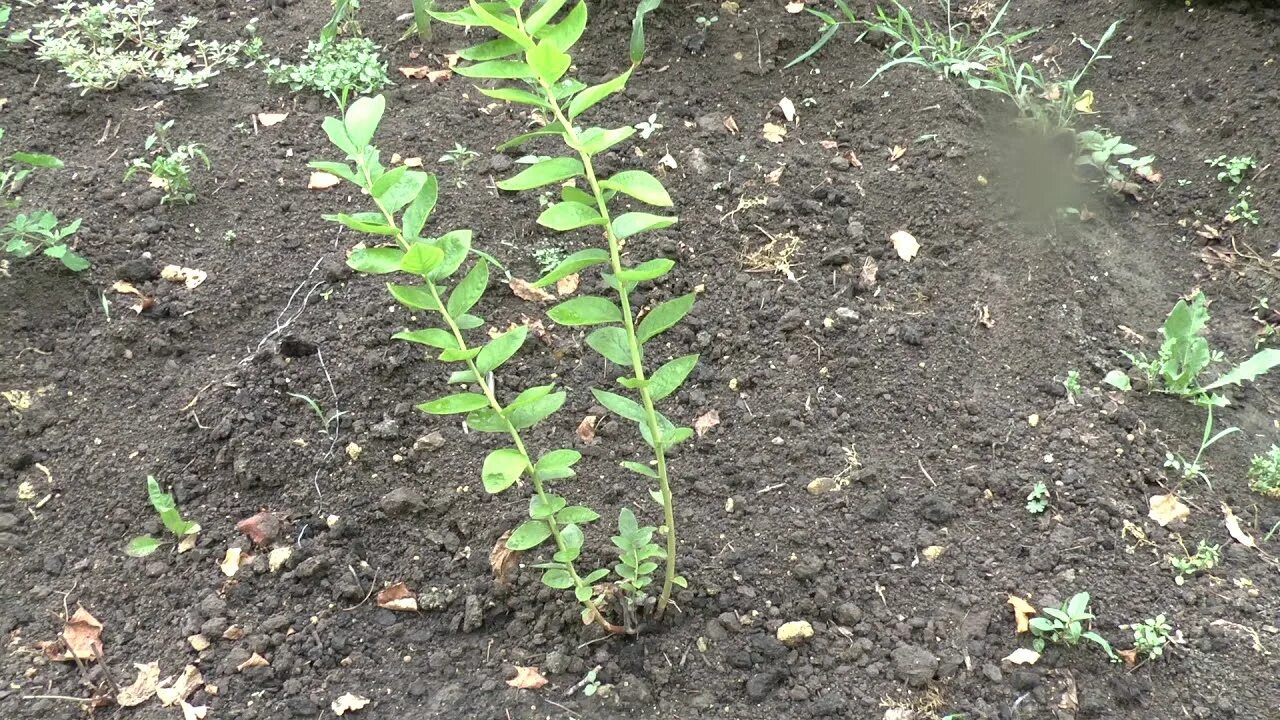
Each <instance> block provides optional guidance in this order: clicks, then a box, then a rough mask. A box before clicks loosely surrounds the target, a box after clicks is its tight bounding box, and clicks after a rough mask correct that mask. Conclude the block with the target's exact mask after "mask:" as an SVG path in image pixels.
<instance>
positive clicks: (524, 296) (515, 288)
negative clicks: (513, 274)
mask: <svg viewBox="0 0 1280 720" xmlns="http://www.w3.org/2000/svg"><path fill="white" fill-rule="evenodd" d="M507 287H509V288H511V292H513V293H515V294H516V297H518V298H520V299H521V300H527V301H529V302H540V303H546V302H551V301H552V300H555V299H556V296H555V295H552V294H551V293H549V292H547V291H546V290H543V289H542V288H536V287H534V286H533V285H532V284H530V283H529V282H527V281H525V280H521V279H520V278H511V279H510V280H508V281H507Z"/></svg>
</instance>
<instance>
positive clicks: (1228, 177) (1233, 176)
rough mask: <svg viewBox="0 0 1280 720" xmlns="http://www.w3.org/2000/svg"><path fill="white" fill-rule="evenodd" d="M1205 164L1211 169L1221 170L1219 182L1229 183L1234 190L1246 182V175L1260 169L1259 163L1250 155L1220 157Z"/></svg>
mask: <svg viewBox="0 0 1280 720" xmlns="http://www.w3.org/2000/svg"><path fill="white" fill-rule="evenodd" d="M1204 162H1205V164H1206V165H1208V166H1210V167H1216V168H1219V169H1220V172H1219V173H1218V180H1219V181H1221V182H1224V183H1227V184H1228V185H1230V186H1231V187H1233V188H1234V187H1235V186H1237V185H1239V184H1240V183H1242V182H1244V174H1245V173H1247V172H1249V171H1250V170H1253V169H1254V168H1256V167H1258V163H1257V162H1256V161H1255V160H1254V159H1253V157H1252V156H1249V155H1236V156H1234V157H1231V158H1228V157H1227V156H1226V155H1219V156H1218V157H1216V158H1212V159H1210V160H1205V161H1204Z"/></svg>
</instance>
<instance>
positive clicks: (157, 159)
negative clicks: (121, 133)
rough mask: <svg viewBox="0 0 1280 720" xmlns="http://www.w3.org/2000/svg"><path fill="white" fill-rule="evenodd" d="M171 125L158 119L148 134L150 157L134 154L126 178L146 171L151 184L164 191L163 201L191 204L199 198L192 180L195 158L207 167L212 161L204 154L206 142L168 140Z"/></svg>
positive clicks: (210, 166)
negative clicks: (174, 142)
mask: <svg viewBox="0 0 1280 720" xmlns="http://www.w3.org/2000/svg"><path fill="white" fill-rule="evenodd" d="M172 128H173V121H172V120H170V121H168V122H166V123H156V131H155V132H153V133H151V134H150V135H148V136H147V141H146V144H145V146H144V147H145V148H146V150H147V152H149V153H151V157H150V158H145V157H141V158H134V159H133V162H131V163H129V169H128V170H127V171H126V172H125V174H124V178H125V180H128V179H129V178H131V177H133V176H134V175H137V174H138V173H140V172H145V173H147V182H148V183H149V184H150V185H151V187H154V188H158V189H160V190H163V191H164V197H163V198H161V199H160V202H161V203H165V204H179V205H189V204H191V203H193V202H195V200H196V193H195V190H194V189H193V186H192V184H191V171H192V170H193V169H194V168H193V165H194V164H195V162H194V161H196V160H199V161H201V162H202V163H204V167H205V169H206V170H208V169H211V168H212V167H213V166H212V165H211V164H210V163H209V156H208V155H206V154H205V152H204V147H203V146H201V145H197V144H195V143H190V142H187V143H182V144H181V145H177V146H175V145H172V144H171V143H170V142H169V131H170V130H171V129H172Z"/></svg>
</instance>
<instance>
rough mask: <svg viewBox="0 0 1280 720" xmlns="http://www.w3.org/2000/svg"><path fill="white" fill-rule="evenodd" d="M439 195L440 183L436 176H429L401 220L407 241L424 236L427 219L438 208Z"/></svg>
mask: <svg viewBox="0 0 1280 720" xmlns="http://www.w3.org/2000/svg"><path fill="white" fill-rule="evenodd" d="M438 195H439V183H438V182H437V180H436V176H435V175H427V178H426V180H424V181H423V183H422V187H421V188H419V190H418V196H417V197H415V198H414V199H413V202H411V203H409V207H408V208H407V209H405V211H404V215H403V216H401V218H400V226H401V228H402V232H403V234H404V239H405V240H406V241H409V242H412V241H413V240H414V239H416V238H417V237H419V236H420V235H422V228H423V227H425V226H426V224H427V218H429V217H431V211H432V210H435V208H436V198H437V196H438Z"/></svg>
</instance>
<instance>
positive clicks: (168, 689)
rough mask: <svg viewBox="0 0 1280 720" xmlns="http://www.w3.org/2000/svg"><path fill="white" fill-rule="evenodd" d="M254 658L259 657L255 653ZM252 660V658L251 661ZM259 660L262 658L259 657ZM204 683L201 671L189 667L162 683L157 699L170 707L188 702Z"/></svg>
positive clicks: (157, 689)
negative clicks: (184, 701)
mask: <svg viewBox="0 0 1280 720" xmlns="http://www.w3.org/2000/svg"><path fill="white" fill-rule="evenodd" d="M254 657H259V656H258V654H257V653H254ZM252 659H253V658H250V660H252ZM259 659H261V658H260V657H259ZM263 663H264V664H265V663H266V661H265V660H263ZM203 683H204V678H203V677H201V675H200V671H199V670H198V669H196V666H195V665H188V666H186V667H185V668H183V669H182V674H181V675H177V676H173V677H167V678H165V679H164V680H162V681H161V682H160V685H159V686H157V687H156V698H157V699H158V700H159V701H160V704H161V705H164V706H165V707H169V706H170V705H173V704H174V703H179V702H182V701H183V700H186V699H187V698H188V697H190V696H191V693H193V692H195V691H196V688H198V687H200V686H201V685H202V684H203Z"/></svg>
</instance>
